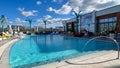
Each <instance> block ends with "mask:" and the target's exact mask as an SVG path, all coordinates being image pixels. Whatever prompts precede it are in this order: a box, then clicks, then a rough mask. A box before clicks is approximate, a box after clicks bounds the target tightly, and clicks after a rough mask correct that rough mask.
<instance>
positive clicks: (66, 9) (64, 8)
mask: <svg viewBox="0 0 120 68" xmlns="http://www.w3.org/2000/svg"><path fill="white" fill-rule="evenodd" d="M71 10H72V8H71V6H69V5H68V3H66V4H64V5H63V6H62V7H61V8H60V9H54V8H52V7H49V8H48V9H47V11H53V12H55V13H56V14H63V15H65V14H69V13H70V12H71Z"/></svg>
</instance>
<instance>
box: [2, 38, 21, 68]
mask: <svg viewBox="0 0 120 68" xmlns="http://www.w3.org/2000/svg"><path fill="white" fill-rule="evenodd" d="M19 40H20V39H19V38H16V39H12V40H10V41H8V42H7V43H5V44H4V45H2V46H1V48H2V47H3V50H2V53H1V55H0V67H3V68H10V65H9V54H10V49H11V47H12V45H13V44H14V43H15V42H17V41H19Z"/></svg>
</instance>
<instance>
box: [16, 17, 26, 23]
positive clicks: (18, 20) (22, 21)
mask: <svg viewBox="0 0 120 68" xmlns="http://www.w3.org/2000/svg"><path fill="white" fill-rule="evenodd" d="M15 22H17V23H25V22H26V21H25V20H22V19H20V18H16V19H15Z"/></svg>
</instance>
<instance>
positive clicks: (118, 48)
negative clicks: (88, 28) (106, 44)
mask: <svg viewBox="0 0 120 68" xmlns="http://www.w3.org/2000/svg"><path fill="white" fill-rule="evenodd" d="M99 38H107V39H111V40H112V41H114V42H115V44H116V46H117V50H118V56H117V58H116V59H119V54H120V52H119V51H120V46H119V44H118V42H117V41H116V40H115V39H112V38H109V37H106V36H98V37H95V38H92V39H90V40H89V41H87V43H86V44H85V47H86V46H87V44H88V43H89V42H91V41H92V40H95V39H99Z"/></svg>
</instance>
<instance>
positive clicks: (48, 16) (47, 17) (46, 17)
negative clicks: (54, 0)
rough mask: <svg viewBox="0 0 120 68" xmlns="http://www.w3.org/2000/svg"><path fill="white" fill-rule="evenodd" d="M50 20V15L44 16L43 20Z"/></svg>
mask: <svg viewBox="0 0 120 68" xmlns="http://www.w3.org/2000/svg"><path fill="white" fill-rule="evenodd" d="M50 18H52V16H50V15H46V16H44V19H45V20H47V19H50Z"/></svg>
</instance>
